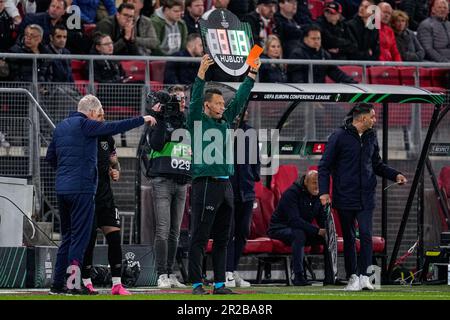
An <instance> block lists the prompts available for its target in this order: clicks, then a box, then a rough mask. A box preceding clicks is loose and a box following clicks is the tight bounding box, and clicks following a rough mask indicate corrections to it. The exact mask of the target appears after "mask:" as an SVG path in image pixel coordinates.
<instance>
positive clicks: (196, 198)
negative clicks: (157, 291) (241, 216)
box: [188, 177, 233, 283]
mask: <svg viewBox="0 0 450 320" xmlns="http://www.w3.org/2000/svg"><path fill="white" fill-rule="evenodd" d="M191 203H192V216H191V232H190V233H191V234H190V236H191V239H190V240H191V241H190V247H189V267H188V269H189V278H190V280H191V282H192V283H199V282H202V263H203V257H204V255H205V247H206V244H207V243H208V239H209V236H210V235H211V236H212V239H213V241H214V243H213V248H212V261H213V271H214V282H225V267H226V257H227V244H228V239H229V235H230V225H231V215H232V214H233V190H232V186H231V183H230V182H229V181H228V180H225V181H218V180H215V179H213V178H209V177H208V178H197V179H195V180H194V181H193V183H192V202H191Z"/></svg>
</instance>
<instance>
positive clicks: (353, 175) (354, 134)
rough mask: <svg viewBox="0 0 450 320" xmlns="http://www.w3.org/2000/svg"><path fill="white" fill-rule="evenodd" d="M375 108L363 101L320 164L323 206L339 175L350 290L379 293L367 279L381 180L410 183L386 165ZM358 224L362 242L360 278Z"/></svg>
mask: <svg viewBox="0 0 450 320" xmlns="http://www.w3.org/2000/svg"><path fill="white" fill-rule="evenodd" d="M375 123H376V116H375V109H374V107H373V105H371V104H367V103H360V104H357V105H355V106H354V107H353V108H352V110H351V111H350V112H349V114H348V119H346V121H345V124H344V126H342V127H341V128H339V129H337V130H336V131H335V132H333V133H332V134H331V136H330V137H329V138H328V143H327V147H326V148H325V153H324V154H323V156H322V159H321V160H320V163H319V194H320V201H321V202H322V205H325V204H326V203H329V202H330V196H329V193H330V191H329V190H330V176H332V177H333V203H332V205H333V207H334V208H336V209H337V210H338V214H339V219H340V222H341V225H342V232H343V236H344V257H345V271H346V272H347V277H348V278H349V283H348V285H347V287H346V290H349V291H359V290H361V289H369V290H373V289H374V287H373V286H372V284H371V283H370V281H369V277H368V276H367V268H368V267H369V266H370V265H371V264H372V215H373V209H374V208H375V189H376V186H377V178H376V176H375V175H378V176H380V177H385V178H387V179H390V180H392V181H396V182H397V183H398V184H404V183H406V182H407V180H406V178H405V176H403V175H402V174H401V173H400V172H398V171H397V170H395V169H393V168H391V167H389V166H387V165H386V164H384V163H383V162H382V161H381V158H380V148H379V146H378V139H377V135H376V133H375V130H373V126H374V124H375ZM355 220H357V221H358V225H359V237H360V241H361V250H360V259H359V261H360V266H359V274H360V277H358V276H357V272H358V271H357V263H356V248H355V238H356V236H355V233H356V230H355Z"/></svg>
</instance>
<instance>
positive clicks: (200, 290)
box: [192, 286, 209, 295]
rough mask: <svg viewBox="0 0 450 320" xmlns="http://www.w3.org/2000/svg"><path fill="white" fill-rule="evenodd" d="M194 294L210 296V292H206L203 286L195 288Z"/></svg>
mask: <svg viewBox="0 0 450 320" xmlns="http://www.w3.org/2000/svg"><path fill="white" fill-rule="evenodd" d="M192 294H199V295H204V294H209V292H208V291H206V290H205V289H204V288H203V286H198V287H195V288H194V289H193V290H192Z"/></svg>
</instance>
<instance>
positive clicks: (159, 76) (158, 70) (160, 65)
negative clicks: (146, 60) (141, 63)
mask: <svg viewBox="0 0 450 320" xmlns="http://www.w3.org/2000/svg"><path fill="white" fill-rule="evenodd" d="M165 70H166V61H152V62H150V80H152V81H159V82H161V83H164V72H165Z"/></svg>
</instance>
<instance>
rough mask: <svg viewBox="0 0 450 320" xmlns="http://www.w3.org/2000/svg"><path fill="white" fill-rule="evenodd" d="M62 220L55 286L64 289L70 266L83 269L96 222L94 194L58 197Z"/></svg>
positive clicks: (54, 279)
mask: <svg viewBox="0 0 450 320" xmlns="http://www.w3.org/2000/svg"><path fill="white" fill-rule="evenodd" d="M58 208H59V214H60V219H61V237H62V241H61V245H60V247H59V249H58V254H57V256H56V264H55V274H54V278H53V285H54V286H55V287H62V286H63V285H64V276H65V274H66V272H67V268H68V267H69V265H78V266H79V267H80V268H81V265H82V263H83V256H84V252H85V250H86V247H87V245H88V242H89V239H90V237H91V232H92V224H93V221H94V210H95V202H94V194H64V195H58Z"/></svg>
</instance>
